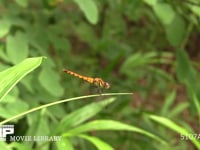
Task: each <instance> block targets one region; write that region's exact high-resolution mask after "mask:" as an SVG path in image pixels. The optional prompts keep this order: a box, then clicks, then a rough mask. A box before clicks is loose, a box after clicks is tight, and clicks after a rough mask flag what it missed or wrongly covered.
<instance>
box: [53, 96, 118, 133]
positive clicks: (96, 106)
mask: <svg viewBox="0 0 200 150" xmlns="http://www.w3.org/2000/svg"><path fill="white" fill-rule="evenodd" d="M114 100H115V98H109V99H106V100H104V101H101V102H98V103H92V104H89V105H86V106H84V107H82V108H80V109H78V110H76V111H73V112H72V113H70V114H69V115H67V116H66V117H65V118H63V119H62V120H61V122H60V123H59V125H58V126H57V128H56V129H55V133H58V132H61V131H63V130H67V129H69V128H71V127H73V126H77V125H79V124H81V123H82V122H84V121H86V120H88V119H90V118H91V117H93V116H95V115H96V114H97V113H98V112H100V111H101V110H102V109H103V108H105V107H106V106H107V105H109V104H110V103H112V102H113V101H114Z"/></svg>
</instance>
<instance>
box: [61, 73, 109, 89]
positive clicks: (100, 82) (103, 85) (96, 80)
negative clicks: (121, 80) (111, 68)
mask: <svg viewBox="0 0 200 150" xmlns="http://www.w3.org/2000/svg"><path fill="white" fill-rule="evenodd" d="M63 71H64V72H66V73H67V74H69V75H72V76H75V77H77V78H80V79H82V80H84V81H87V82H89V83H91V84H94V85H96V86H97V87H99V90H100V92H101V90H102V89H103V88H105V89H109V88H110V84H109V83H108V82H105V81H103V79H101V78H92V77H87V76H83V75H80V74H78V73H75V72H73V71H70V70H68V69H63Z"/></svg>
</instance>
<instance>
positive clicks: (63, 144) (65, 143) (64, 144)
mask: <svg viewBox="0 0 200 150" xmlns="http://www.w3.org/2000/svg"><path fill="white" fill-rule="evenodd" d="M56 146H57V148H58V150H64V149H66V150H74V148H73V145H72V142H71V141H69V140H68V139H67V138H63V139H62V140H60V141H56Z"/></svg>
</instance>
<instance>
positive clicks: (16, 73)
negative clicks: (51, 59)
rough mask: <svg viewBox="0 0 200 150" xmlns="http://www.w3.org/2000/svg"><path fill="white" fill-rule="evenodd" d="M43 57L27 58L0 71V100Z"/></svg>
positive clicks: (35, 66)
mask: <svg viewBox="0 0 200 150" xmlns="http://www.w3.org/2000/svg"><path fill="white" fill-rule="evenodd" d="M42 59H43V57H35V58H28V59H25V60H24V61H22V62H21V63H19V64H18V65H15V66H14V67H11V68H9V69H7V70H5V71H2V72H0V100H1V99H2V98H3V97H4V96H6V95H7V94H8V92H9V91H10V90H11V89H12V88H13V87H14V86H15V85H16V84H17V83H18V82H19V81H20V80H21V79H22V78H23V77H24V76H26V75H27V74H28V73H30V72H31V71H33V70H34V69H35V68H37V67H38V66H39V65H40V64H41V62H42Z"/></svg>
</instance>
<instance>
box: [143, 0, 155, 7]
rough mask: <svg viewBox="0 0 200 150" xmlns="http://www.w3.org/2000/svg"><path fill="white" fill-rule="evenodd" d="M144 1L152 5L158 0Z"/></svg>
mask: <svg viewBox="0 0 200 150" xmlns="http://www.w3.org/2000/svg"><path fill="white" fill-rule="evenodd" d="M144 2H145V3H147V4H148V5H150V6H154V5H156V4H157V3H158V0H144Z"/></svg>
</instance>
